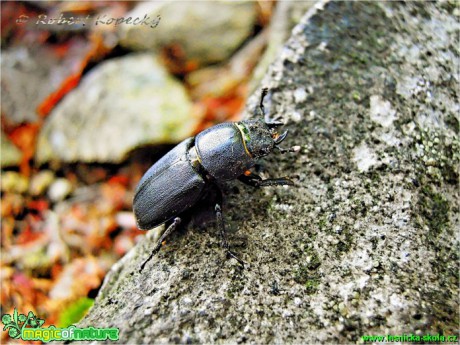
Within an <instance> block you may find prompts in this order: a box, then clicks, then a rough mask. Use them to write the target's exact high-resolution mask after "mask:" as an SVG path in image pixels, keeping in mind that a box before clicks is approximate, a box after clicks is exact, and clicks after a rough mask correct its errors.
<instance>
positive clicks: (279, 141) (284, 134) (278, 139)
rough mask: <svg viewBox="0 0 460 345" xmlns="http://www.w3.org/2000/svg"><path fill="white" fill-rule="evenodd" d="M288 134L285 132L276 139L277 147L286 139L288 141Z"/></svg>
mask: <svg viewBox="0 0 460 345" xmlns="http://www.w3.org/2000/svg"><path fill="white" fill-rule="evenodd" d="M287 134H288V131H286V132H284V133H283V134H281V135H279V136H278V137H277V138H276V139H275V145H279V144H280V143H281V142H282V141H283V140H284V139H286V137H287Z"/></svg>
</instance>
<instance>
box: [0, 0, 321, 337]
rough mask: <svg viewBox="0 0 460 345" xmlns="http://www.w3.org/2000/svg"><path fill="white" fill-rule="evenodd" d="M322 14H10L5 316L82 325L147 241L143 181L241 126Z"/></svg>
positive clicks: (300, 8) (127, 10) (228, 10)
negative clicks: (224, 125)
mask: <svg viewBox="0 0 460 345" xmlns="http://www.w3.org/2000/svg"><path fill="white" fill-rule="evenodd" d="M312 4H313V2H309V1H305V2H291V3H279V4H278V5H277V4H276V3H275V2H271V1H242V2H208V1H205V2H197V3H192V2H174V3H166V2H147V3H140V2H135V1H97V2H67V1H40V2H39V1H24V2H20V1H18V2H2V3H1V6H2V7H1V20H2V23H1V39H2V51H1V54H2V58H1V74H2V80H1V91H2V96H1V118H2V122H1V125H2V133H1V164H2V172H1V227H2V232H1V251H2V256H1V280H2V291H1V313H2V314H5V313H10V314H11V313H12V312H13V309H14V308H17V309H18V311H19V312H22V313H27V312H28V311H33V312H34V313H35V314H36V315H37V316H39V317H40V318H43V319H46V324H48V325H50V324H54V325H56V326H61V327H65V326H67V325H70V324H73V323H75V322H77V321H78V320H79V319H80V318H81V317H82V316H83V315H84V313H85V312H86V311H87V309H88V308H89V307H90V306H91V304H92V301H93V299H94V298H95V296H96V295H97V292H98V289H99V288H100V286H101V284H102V281H103V279H104V276H105V274H106V272H107V271H108V270H109V269H110V267H111V266H112V265H113V264H114V263H115V262H116V261H117V260H118V259H119V258H120V257H122V256H123V255H124V254H125V253H127V251H129V250H130V249H131V248H132V247H133V246H134V245H135V244H136V243H137V242H139V241H141V240H142V238H143V236H144V234H145V232H142V231H140V230H138V229H137V228H136V225H135V221H134V218H133V215H132V212H131V207H132V197H133V191H134V188H135V186H136V184H137V182H138V181H139V179H140V178H141V176H142V175H143V173H144V172H145V171H146V170H147V169H148V167H149V166H150V165H151V164H152V163H154V162H155V161H156V160H157V159H158V158H159V157H161V156H162V155H163V154H164V153H165V152H166V151H167V150H168V149H169V148H171V147H172V146H173V145H174V144H175V143H177V142H179V141H180V140H182V139H184V138H186V137H189V136H193V135H194V134H196V133H198V132H199V131H201V130H203V129H204V128H207V127H209V126H211V125H213V124H216V123H219V122H223V121H234V120H238V119H239V116H240V115H239V114H240V112H241V110H242V107H243V106H244V103H245V100H246V97H247V95H248V94H250V92H251V91H252V90H253V89H254V88H255V87H256V86H257V81H258V80H259V78H260V76H261V75H262V74H263V71H264V70H265V68H266V67H267V65H268V63H269V62H270V61H271V59H272V58H273V57H274V56H275V54H276V53H277V51H278V48H279V46H280V45H281V44H282V43H283V41H284V39H285V38H286V37H287V35H288V33H289V30H290V28H292V27H293V26H294V24H295V23H296V21H298V20H299V19H300V17H301V15H302V14H303V13H305V11H306V9H308V8H309V7H310V6H311V5H312ZM128 18H133V19H132V21H128ZM135 18H139V20H138V21H137V22H136V24H135V23H134V19H135ZM142 20H143V22H142ZM122 21H124V22H125V23H122ZM126 21H128V22H127V23H126ZM267 42H270V45H268V43H267ZM5 337H7V334H6V332H3V333H2V340H4V339H6V338H5Z"/></svg>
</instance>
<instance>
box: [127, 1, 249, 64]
mask: <svg viewBox="0 0 460 345" xmlns="http://www.w3.org/2000/svg"><path fill="white" fill-rule="evenodd" d="M146 14H147V15H148V16H149V17H150V18H151V20H152V21H154V22H155V23H156V21H158V20H157V19H156V18H157V16H160V21H159V23H158V25H157V26H156V27H155V28H151V27H149V26H147V25H130V24H123V25H120V29H119V35H120V43H121V44H122V45H124V46H125V47H127V48H130V49H136V50H139V49H140V50H146V49H148V50H153V51H155V52H157V51H159V50H160V49H162V48H168V47H169V48H171V47H172V46H173V45H174V46H176V47H179V48H180V49H181V51H182V53H183V55H184V58H186V59H187V61H190V62H192V61H193V62H196V63H198V65H207V64H210V63H217V62H220V61H223V60H225V59H227V58H228V57H229V56H230V55H231V54H232V53H233V52H234V51H235V50H236V49H237V48H238V47H239V46H240V45H241V44H242V43H243V42H244V40H245V39H246V38H247V37H248V36H249V35H250V34H251V32H252V30H253V27H254V24H255V21H256V3H255V2H253V1H234V2H232V1H212V2H210V1H198V2H188V1H179V2H174V1H169V2H155V3H152V2H145V3H142V4H140V5H138V6H137V7H136V8H135V9H134V10H133V11H132V12H131V13H130V14H128V15H127V17H132V18H136V17H140V18H144V16H145V15H146Z"/></svg>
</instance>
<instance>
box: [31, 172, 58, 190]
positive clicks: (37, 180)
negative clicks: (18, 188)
mask: <svg viewBox="0 0 460 345" xmlns="http://www.w3.org/2000/svg"><path fill="white" fill-rule="evenodd" d="M53 180H54V173H53V172H52V171H51V170H43V171H40V172H39V173H38V174H36V175H34V176H33V177H32V179H31V180H30V187H29V193H30V194H31V195H32V196H38V195H42V194H43V193H44V192H45V190H46V189H47V188H48V187H49V186H50V184H51V183H52V182H53Z"/></svg>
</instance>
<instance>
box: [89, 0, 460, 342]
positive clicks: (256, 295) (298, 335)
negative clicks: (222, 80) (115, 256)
mask: <svg viewBox="0 0 460 345" xmlns="http://www.w3.org/2000/svg"><path fill="white" fill-rule="evenodd" d="M323 5H324V8H323V9H322V10H319V9H318V10H316V11H315V12H313V11H312V12H309V16H306V17H304V18H303V20H302V22H301V23H300V24H299V25H298V26H297V27H296V28H295V29H294V31H293V35H292V37H291V38H290V40H289V41H288V42H287V44H286V46H285V48H284V49H283V52H282V55H281V57H280V58H279V59H278V60H276V61H275V63H274V64H273V65H272V67H271V69H270V71H269V73H268V75H267V76H266V78H265V79H264V81H263V83H262V85H263V86H267V87H270V93H269V95H268V99H267V102H266V108H267V109H268V110H269V111H270V113H271V114H278V115H279V116H281V117H282V118H284V119H285V120H286V121H288V125H287V126H286V127H287V128H288V129H289V131H290V132H289V133H290V135H289V137H288V138H287V139H286V142H285V143H284V146H285V147H288V146H290V145H294V144H298V145H301V147H302V149H301V151H300V152H298V153H297V154H285V155H282V156H281V155H276V154H272V155H270V156H268V157H267V158H266V159H264V160H263V166H262V167H261V173H262V174H263V175H264V176H265V177H268V176H270V177H273V176H286V175H287V176H293V177H294V178H295V181H296V185H297V187H296V188H292V187H291V188H288V187H269V188H266V189H263V190H254V189H252V188H250V187H246V186H242V185H240V184H238V183H237V182H234V183H228V184H226V186H225V188H224V191H225V193H226V195H227V198H226V203H225V205H224V212H225V219H226V222H227V228H228V229H229V232H230V236H229V238H230V245H231V246H232V248H233V250H234V251H235V252H236V253H238V255H239V256H240V258H241V259H243V260H245V261H246V262H247V263H248V264H247V267H246V268H245V269H241V268H240V267H239V266H238V264H237V263H236V262H235V261H234V259H232V260H225V259H224V257H223V256H224V255H223V254H222V250H221V249H220V248H219V235H218V233H217V231H216V228H215V227H214V226H213V225H207V226H201V227H197V226H189V227H188V229H187V231H186V232H185V231H179V232H178V233H176V234H174V235H173V236H171V238H169V239H168V241H167V243H166V245H164V246H163V248H162V250H161V251H160V252H159V253H158V254H157V255H155V256H154V257H153V258H152V259H151V260H150V261H149V262H148V263H147V264H146V266H145V268H144V270H143V271H142V272H141V273H140V272H139V268H140V266H141V264H142V263H143V262H144V260H146V258H147V257H148V255H149V253H150V250H151V248H152V247H153V241H154V240H153V239H151V238H150V237H151V236H147V238H146V240H145V241H143V242H142V243H141V244H139V245H138V246H137V247H136V248H134V249H133V250H132V251H131V252H130V253H129V254H128V255H127V256H126V257H124V258H123V259H122V260H121V261H120V262H119V263H118V264H117V265H115V266H114V267H113V269H112V271H111V273H110V274H109V275H108V276H107V278H106V280H105V283H104V285H103V287H102V289H101V290H100V293H99V296H98V298H97V300H96V303H95V305H94V307H93V308H92V310H91V311H90V313H89V314H88V315H87V317H86V318H85V319H84V320H83V321H82V322H81V323H80V326H87V325H93V326H94V325H97V326H98V327H103V326H115V327H119V328H120V330H121V341H122V342H123V343H175V342H180V343H188V342H198V343H213V342H218V343H236V342H245V341H247V342H250V343H258V344H262V343H264V344H265V343H297V344H299V343H318V342H328V343H351V342H362V340H361V336H362V335H366V334H374V335H377V334H382V335H385V334H414V335H423V334H425V333H431V334H438V333H443V334H446V335H452V334H456V333H454V332H457V330H458V323H459V319H458V310H459V303H458V293H459V289H458V286H459V281H458V272H459V265H458V262H459V258H458V252H459V251H458V249H459V242H458V240H459V238H458V226H459V212H458V204H457V201H458V197H459V195H458V194H459V192H458V188H457V184H458V163H459V153H458V152H459V140H458V136H457V131H458V96H459V95H458V74H457V73H458V67H459V66H458V61H459V52H458V47H459V46H460V45H459V44H458V43H459V42H458V37H459V24H458V20H457V18H456V17H455V16H454V15H453V14H452V12H453V11H455V8H454V6H452V5H450V3H418V2H409V3H404V4H400V3H391V2H366V3H363V2H330V3H326V4H323ZM300 87H302V88H305V91H306V92H307V97H306V98H305V97H300V98H299V97H296V96H295V95H296V94H297V96H299V94H301V93H300V92H299V91H298V89H299V88H300ZM372 97H373V98H372ZM258 98H259V95H258V94H254V95H253V96H252V98H251V99H250V102H249V104H250V106H249V109H250V110H251V111H250V113H252V110H253V109H254V107H255V105H256V103H257V101H258ZM295 98H298V100H299V102H298V103H297V102H295ZM371 98H372V99H374V101H371ZM300 99H304V100H303V101H301V102H300ZM371 103H372V104H373V105H372V104H371ZM375 107H378V108H379V112H378V116H375V114H377V112H376V108H375ZM382 112H383V113H382ZM292 114H297V115H296V120H297V121H296V122H291V121H289V120H290V119H291V117H292V116H293V115H292ZM373 114H374V115H373ZM385 116H386V117H391V119H392V121H389V120H388V121H387V120H385V121H383V122H382V119H383V118H385ZM363 150H364V151H367V154H369V152H370V153H371V157H372V159H371V163H372V164H367V163H366V164H364V165H363V166H364V167H365V169H364V168H363V169H360V162H361V163H362V161H363V158H360V159H358V160H357V159H356V157H364V160H366V158H365V157H366V152H361V151H363ZM151 234H153V232H151Z"/></svg>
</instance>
